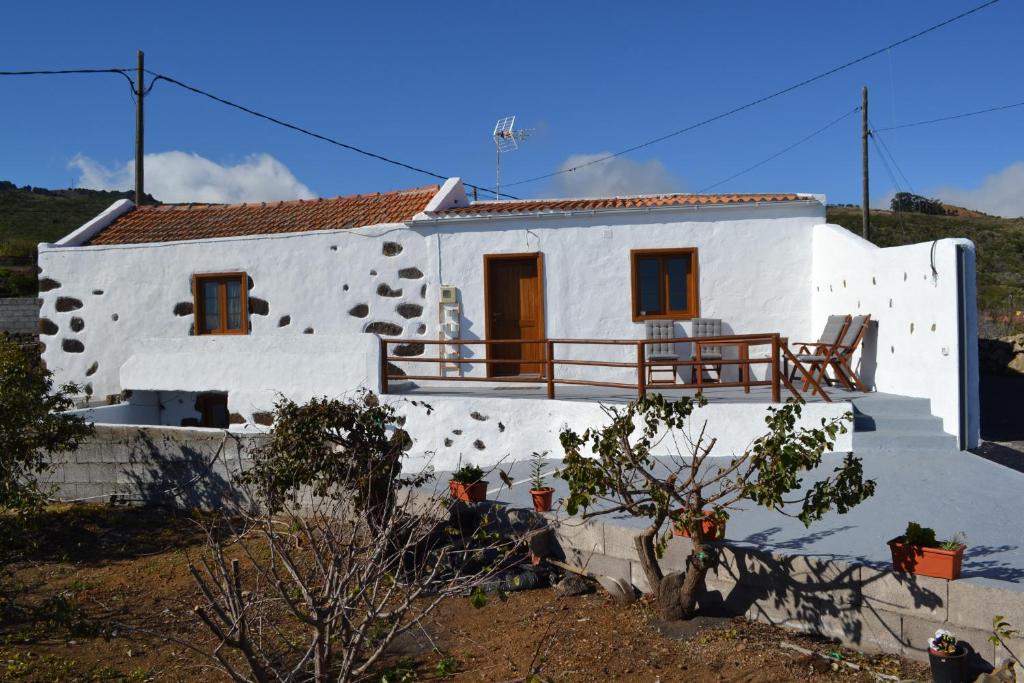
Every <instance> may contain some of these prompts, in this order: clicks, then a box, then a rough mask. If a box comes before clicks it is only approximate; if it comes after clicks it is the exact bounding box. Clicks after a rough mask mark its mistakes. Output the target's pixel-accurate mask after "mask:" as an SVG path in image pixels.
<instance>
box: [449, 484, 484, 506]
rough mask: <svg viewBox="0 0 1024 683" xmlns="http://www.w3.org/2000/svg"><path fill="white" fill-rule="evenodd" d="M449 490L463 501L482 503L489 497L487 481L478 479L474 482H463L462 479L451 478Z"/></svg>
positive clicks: (455, 497)
mask: <svg viewBox="0 0 1024 683" xmlns="http://www.w3.org/2000/svg"><path fill="white" fill-rule="evenodd" d="M448 490H449V491H450V492H451V494H452V498H454V499H455V500H461V501H462V502H463V503H480V502H483V501H484V500H486V499H487V482H486V481H476V482H473V483H472V484H463V483H462V482H461V481H455V480H454V479H451V480H449V481H448Z"/></svg>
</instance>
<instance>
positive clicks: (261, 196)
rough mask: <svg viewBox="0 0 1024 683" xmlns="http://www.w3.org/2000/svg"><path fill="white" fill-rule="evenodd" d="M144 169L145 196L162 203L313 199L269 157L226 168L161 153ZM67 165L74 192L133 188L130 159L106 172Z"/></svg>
mask: <svg viewBox="0 0 1024 683" xmlns="http://www.w3.org/2000/svg"><path fill="white" fill-rule="evenodd" d="M145 164H146V165H145V171H146V178H145V182H146V192H147V193H148V194H151V195H153V196H154V197H156V198H157V199H158V200H160V201H162V202H171V203H178V202H198V203H212V204H234V203H237V202H261V201H276V200H279V199H312V198H314V197H316V195H314V194H313V193H312V192H311V191H310V189H309V188H308V187H306V186H305V185H303V184H302V183H301V182H299V180H298V179H297V178H296V177H295V176H294V175H293V174H292V172H291V171H289V170H288V167H287V166H285V165H284V164H282V163H281V162H280V161H278V160H277V159H275V158H274V157H272V156H270V155H269V154H252V155H250V156H248V157H246V158H245V159H244V160H243V161H241V162H240V163H238V164H235V165H233V166H225V165H221V164H218V163H216V162H215V161H210V160H209V159H206V158H204V157H201V156H199V155H198V154H190V153H187V152H160V153H158V154H147V155H146V157H145ZM69 165H70V166H71V167H72V168H77V169H78V172H79V178H78V187H82V188H88V189H93V190H128V189H131V188H132V187H134V185H135V180H134V178H135V161H134V160H132V161H128V162H125V163H124V164H123V165H121V166H115V167H113V168H108V167H106V166H104V165H102V164H100V163H99V162H97V161H95V160H93V159H90V158H89V157H86V156H82V155H78V156H76V157H75V158H74V159H72V160H71V162H70V164H69Z"/></svg>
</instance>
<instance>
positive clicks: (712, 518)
mask: <svg viewBox="0 0 1024 683" xmlns="http://www.w3.org/2000/svg"><path fill="white" fill-rule="evenodd" d="M677 512H678V513H679V514H680V515H681V517H680V518H679V519H676V520H675V521H674V522H673V523H672V534H673V535H674V536H684V537H686V538H689V537H690V528H689V527H690V526H691V525H692V524H694V523H696V520H692V521H688V520H687V519H686V517H685V515H686V511H685V510H683V509H679V510H678V511H677ZM728 519H729V513H728V512H726V511H725V510H719V511H717V512H716V511H715V510H704V515H703V519H701V522H700V529H701V531H702V532H703V533H704V540H706V541H720V540H721V539H723V538H725V522H726V520H728Z"/></svg>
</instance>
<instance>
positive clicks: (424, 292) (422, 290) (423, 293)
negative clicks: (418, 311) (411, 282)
mask: <svg viewBox="0 0 1024 683" xmlns="http://www.w3.org/2000/svg"><path fill="white" fill-rule="evenodd" d="M420 298H421V299H426V298H427V285H426V284H424V285H423V286H422V287H420Z"/></svg>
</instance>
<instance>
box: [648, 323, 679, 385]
mask: <svg viewBox="0 0 1024 683" xmlns="http://www.w3.org/2000/svg"><path fill="white" fill-rule="evenodd" d="M644 330H645V332H646V334H647V339H654V340H657V339H675V336H676V326H675V323H674V322H673V321H671V320H648V321H647V322H646V323H644ZM644 349H645V351H646V359H647V383H648V384H675V381H676V366H675V365H661V366H658V365H657V362H658V361H670V362H673V363H674V362H676V361H678V360H679V354H678V353H676V347H675V344H674V343H672V342H661V343H657V344H645V345H644ZM652 363H653V364H652ZM655 372H659V373H661V374H662V376H663V377H662V379H655V376H654V373H655ZM666 372H667V373H669V375H670V377H669V378H667V379H666V378H664V374H665V373H666Z"/></svg>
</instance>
